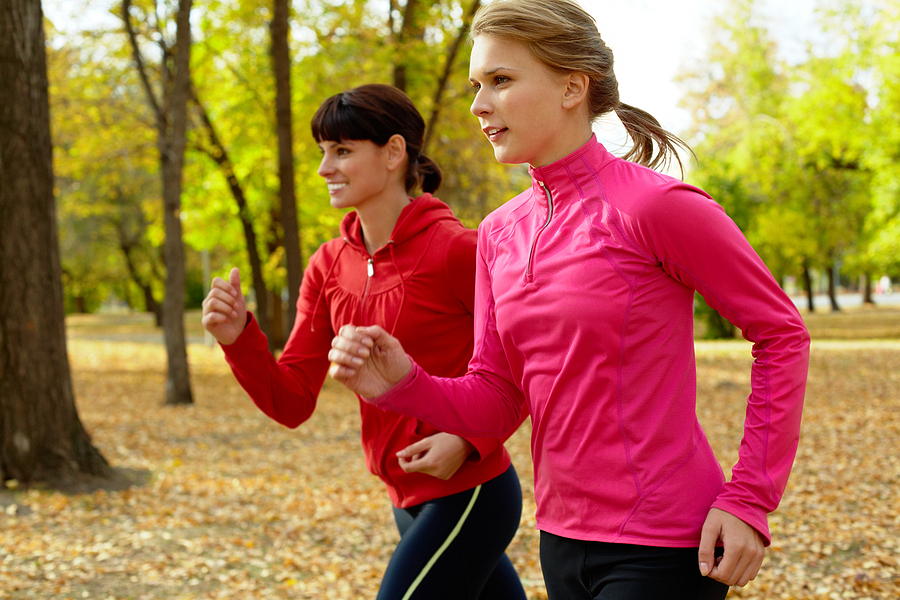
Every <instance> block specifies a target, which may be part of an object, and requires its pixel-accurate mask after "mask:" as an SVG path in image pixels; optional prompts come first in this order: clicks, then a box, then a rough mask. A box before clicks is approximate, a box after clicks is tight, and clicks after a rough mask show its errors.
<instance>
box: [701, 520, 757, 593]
mask: <svg viewBox="0 0 900 600" xmlns="http://www.w3.org/2000/svg"><path fill="white" fill-rule="evenodd" d="M718 541H721V542H722V545H723V554H722V556H721V557H718V558H713V557H714V553H715V545H716V542H718ZM763 558H765V544H764V543H763V541H762V538H761V537H760V535H759V533H757V531H756V530H755V529H754V528H753V527H751V526H750V525H748V524H747V523H745V522H744V521H742V520H740V519H739V518H737V517H735V516H734V515H731V514H729V513H726V512H724V511H720V510H717V509H712V510H710V513H709V515H708V516H707V519H706V522H705V523H704V525H703V530H702V532H701V537H700V549H699V551H698V560H699V563H700V573H701V574H702V575H704V576H709V577H711V578H712V579H715V580H716V581H720V582H722V583H724V584H726V585H729V586H731V585H738V586H743V585H747V583H749V582H750V581H751V580H752V579H754V578H755V577H756V574H757V573H758V572H759V568H760V566H762V561H763Z"/></svg>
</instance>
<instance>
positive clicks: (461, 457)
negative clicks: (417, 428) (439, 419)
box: [397, 432, 475, 480]
mask: <svg viewBox="0 0 900 600" xmlns="http://www.w3.org/2000/svg"><path fill="white" fill-rule="evenodd" d="M474 449H475V448H474V446H472V444H470V443H469V442H468V441H466V440H464V439H463V438H461V437H459V436H457V435H451V434H449V433H444V432H440V433H436V434H434V435H432V436H429V437H427V438H425V439H423V440H419V441H418V442H416V443H415V444H410V445H409V446H407V447H406V448H404V449H403V450H401V451H400V452H398V453H397V458H398V459H400V468H401V469H403V470H404V471H406V472H407V473H425V474H426V475H431V476H432V477H437V478H438V479H444V480H447V479H450V478H451V477H453V474H454V473H456V472H457V471H458V470H459V468H460V467H461V466H462V465H463V463H464V462H466V459H467V458H468V457H469V454H471V453H472V450H474Z"/></svg>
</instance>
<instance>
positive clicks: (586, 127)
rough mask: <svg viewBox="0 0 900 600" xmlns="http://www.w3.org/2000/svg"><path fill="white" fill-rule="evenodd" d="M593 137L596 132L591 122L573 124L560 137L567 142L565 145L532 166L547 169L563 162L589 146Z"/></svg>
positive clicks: (561, 145)
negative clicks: (560, 161) (558, 162)
mask: <svg viewBox="0 0 900 600" xmlns="http://www.w3.org/2000/svg"><path fill="white" fill-rule="evenodd" d="M592 135H594V130H593V128H592V127H591V122H590V120H584V121H580V122H574V123H572V124H571V125H570V126H569V127H567V128H566V129H565V130H563V131H562V132H560V134H559V136H558V139H560V140H565V143H562V144H560V145H559V146H557V147H556V148H555V150H556V151H555V152H553V153H550V154H548V155H545V156H543V157H542V158H541V160H540V161H535V162H533V163H531V166H532V167H535V168H540V167H546V166H547V165H552V164H553V163H555V162H556V161H558V160H562V159H563V158H565V157H567V156H568V155H570V154H572V153H573V152H575V151H576V150H578V149H579V148H581V147H582V146H584V145H585V144H587V143H588V142H589V141H590V139H591V136H592ZM537 162H540V163H541V164H536V163H537Z"/></svg>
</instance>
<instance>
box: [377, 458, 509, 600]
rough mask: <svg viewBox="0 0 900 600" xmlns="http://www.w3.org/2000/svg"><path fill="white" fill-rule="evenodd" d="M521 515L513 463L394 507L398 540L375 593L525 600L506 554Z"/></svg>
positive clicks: (422, 598) (401, 598) (382, 599)
mask: <svg viewBox="0 0 900 600" xmlns="http://www.w3.org/2000/svg"><path fill="white" fill-rule="evenodd" d="M521 515H522V488H521V487H520V485H519V477H518V475H517V474H516V470H515V469H514V468H513V467H512V465H510V467H509V469H507V471H506V472H505V473H503V474H502V475H499V476H498V477H495V478H494V479H491V480H490V481H487V482H485V483H483V484H481V485H479V486H477V487H475V488H473V489H471V490H467V491H465V492H461V493H459V494H454V495H452V496H446V497H444V498H437V499H435V500H431V501H430V502H425V503H423V504H419V505H418V506H413V507H411V508H407V509H401V508H394V519H395V520H396V521H397V529H399V530H400V543H399V544H397V549H396V550H395V551H394V554H393V556H391V560H390V563H389V564H388V567H387V571H386V572H385V574H384V580H383V581H382V582H381V588H380V589H379V590H378V598H377V600H414V599H415V600H426V599H427V600H525V590H523V589H522V583H521V582H520V581H519V576H518V574H516V571H515V569H514V568H513V566H512V563H511V562H510V561H509V558H508V557H507V556H506V554H505V551H506V546H507V545H509V542H510V541H512V538H513V536H514V535H515V534H516V529H518V527H519V520H520V519H521Z"/></svg>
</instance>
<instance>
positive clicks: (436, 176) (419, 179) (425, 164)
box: [406, 154, 444, 194]
mask: <svg viewBox="0 0 900 600" xmlns="http://www.w3.org/2000/svg"><path fill="white" fill-rule="evenodd" d="M443 178H444V174H443V173H442V172H441V168H440V167H439V166H438V165H437V163H436V162H434V161H433V160H431V159H430V158H428V157H427V156H425V155H424V154H420V155H419V158H418V159H417V160H416V163H415V167H414V168H411V169H408V171H407V176H406V189H408V190H411V189H413V188H414V187H416V185H418V186H419V187H420V188H422V191H423V192H425V193H428V194H433V193H434V192H436V191H437V189H438V188H439V187H441V181H442V180H443ZM410 179H412V180H410Z"/></svg>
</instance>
